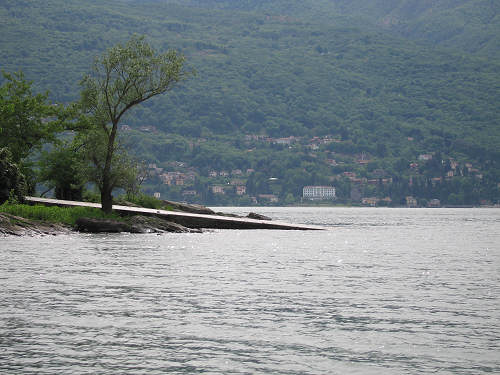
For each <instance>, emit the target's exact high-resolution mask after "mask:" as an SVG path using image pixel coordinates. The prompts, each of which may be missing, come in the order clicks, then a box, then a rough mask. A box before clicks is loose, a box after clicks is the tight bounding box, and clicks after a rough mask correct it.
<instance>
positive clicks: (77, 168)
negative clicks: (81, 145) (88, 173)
mask: <svg viewBox="0 0 500 375" xmlns="http://www.w3.org/2000/svg"><path fill="white" fill-rule="evenodd" d="M39 166H40V170H39V176H38V178H39V181H40V182H45V183H47V184H48V187H49V189H54V190H55V197H56V198H57V199H65V200H74V201H80V200H82V196H83V190H84V185H85V183H86V178H85V175H84V173H83V171H84V160H83V154H82V153H81V152H80V151H79V150H78V149H77V147H75V144H74V143H69V142H67V143H62V144H59V145H57V146H56V147H55V148H54V149H53V150H51V151H50V152H48V151H44V152H42V156H41V158H40V161H39Z"/></svg>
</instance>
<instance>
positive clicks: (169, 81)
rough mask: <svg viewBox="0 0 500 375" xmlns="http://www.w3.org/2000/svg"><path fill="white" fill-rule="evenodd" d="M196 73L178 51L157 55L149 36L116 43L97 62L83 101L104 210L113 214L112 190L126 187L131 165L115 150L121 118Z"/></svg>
mask: <svg viewBox="0 0 500 375" xmlns="http://www.w3.org/2000/svg"><path fill="white" fill-rule="evenodd" d="M191 74H192V71H188V70H186V68H185V66H184V57H183V56H182V55H179V54H178V53H177V52H176V51H174V50H170V51H168V52H166V53H164V54H158V53H157V52H156V51H155V50H154V49H153V48H152V47H151V46H150V45H149V44H148V43H147V42H146V41H145V39H144V37H140V36H137V35H134V36H132V38H131V39H130V40H129V41H128V42H127V43H126V44H125V45H122V44H117V45H116V46H114V47H112V48H110V49H109V50H107V51H106V53H104V54H103V55H102V56H101V57H100V58H98V59H96V62H95V64H94V67H93V71H92V73H91V74H89V75H87V76H86V77H85V78H84V79H83V81H82V83H81V84H82V86H83V89H82V94H81V96H82V99H81V102H82V106H83V109H84V112H86V113H87V114H88V115H89V117H90V124H91V129H90V130H86V134H85V135H84V137H85V142H84V145H85V148H86V151H87V155H88V158H89V160H91V162H92V164H91V165H92V167H93V169H94V173H92V174H91V176H92V180H93V181H94V182H95V183H96V185H97V186H98V188H99V190H100V192H101V203H102V208H103V210H104V211H107V212H109V211H110V210H111V207H112V191H113V189H114V188H116V187H123V185H124V180H123V177H125V180H127V177H126V176H124V172H125V171H124V169H123V166H124V165H127V163H124V156H123V155H124V154H123V152H122V153H121V154H119V153H117V147H116V143H117V134H118V124H119V122H120V120H121V118H122V116H123V115H124V114H125V113H126V112H127V111H128V110H129V109H131V108H132V107H134V106H136V105H138V104H140V103H142V102H144V101H146V100H148V99H150V98H152V97H154V96H156V95H160V94H163V93H165V92H167V91H168V90H170V89H172V88H173V87H174V86H175V85H176V84H177V83H179V82H180V81H182V80H184V79H186V78H187V77H188V76H189V75H191ZM128 165H129V164H128ZM127 169H129V168H126V169H125V170H127Z"/></svg>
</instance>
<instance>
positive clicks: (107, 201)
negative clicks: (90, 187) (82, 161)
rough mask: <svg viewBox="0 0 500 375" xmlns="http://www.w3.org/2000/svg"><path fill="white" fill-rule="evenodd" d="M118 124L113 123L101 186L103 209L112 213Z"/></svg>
mask: <svg viewBox="0 0 500 375" xmlns="http://www.w3.org/2000/svg"><path fill="white" fill-rule="evenodd" d="M117 126H118V123H117V121H116V120H115V121H113V127H112V128H111V132H110V134H109V138H108V147H107V152H106V161H105V163H104V171H103V174H102V186H101V209H102V210H103V211H104V212H106V213H110V212H111V209H112V208H113V196H112V195H111V193H112V192H113V187H114V186H112V184H111V181H110V180H111V163H112V160H113V150H114V147H115V137H116V129H117Z"/></svg>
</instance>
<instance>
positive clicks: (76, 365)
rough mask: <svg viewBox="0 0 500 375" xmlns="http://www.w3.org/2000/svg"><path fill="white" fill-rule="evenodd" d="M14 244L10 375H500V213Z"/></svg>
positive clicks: (8, 260) (9, 258) (406, 214)
mask: <svg viewBox="0 0 500 375" xmlns="http://www.w3.org/2000/svg"><path fill="white" fill-rule="evenodd" d="M219 210H224V211H227V212H235V213H245V214H246V213H248V212H249V211H250V210H251V211H254V212H259V213H262V214H265V215H268V216H271V217H272V218H273V219H276V220H283V221H288V222H294V223H306V224H317V225H325V226H329V227H331V228H332V229H331V230H328V231H322V232H301V231H265V230H249V231H234V230H233V231H229V230H226V231H224V230H220V231H211V232H207V233H204V234H165V235H160V236H158V235H132V234H117V235H85V234H72V235H64V236H57V237H48V236H47V237H36V238H13V237H8V238H0V373H2V374H4V373H5V374H164V373H172V374H193V373H205V374H428V373H429V374H430V373H433V374H434V373H437V374H490V373H497V374H498V373H500V209H378V208H377V209H375V208H370V209H364V208H251V209H250V208H248V209H244V208H224V209H219Z"/></svg>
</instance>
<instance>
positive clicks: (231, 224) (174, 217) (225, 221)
mask: <svg viewBox="0 0 500 375" xmlns="http://www.w3.org/2000/svg"><path fill="white" fill-rule="evenodd" d="M25 199H26V201H27V202H29V203H30V204H42V205H45V206H60V207H93V208H101V205H100V204H99V203H89V202H77V201H65V200H59V199H49V198H37V197H25ZM113 210H114V211H116V212H120V213H124V214H128V215H134V214H135V215H147V216H158V217H161V218H163V219H165V220H168V221H171V222H174V223H177V224H181V225H183V226H185V227H188V228H209V229H279V230H326V229H327V228H325V227H321V226H314V225H304V224H289V223H283V222H279V221H269V220H256V219H249V218H239V217H229V216H220V215H206V214H194V213H187V212H177V211H167V210H156V209H152V208H142V207H141V208H139V207H129V206H120V205H113Z"/></svg>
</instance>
